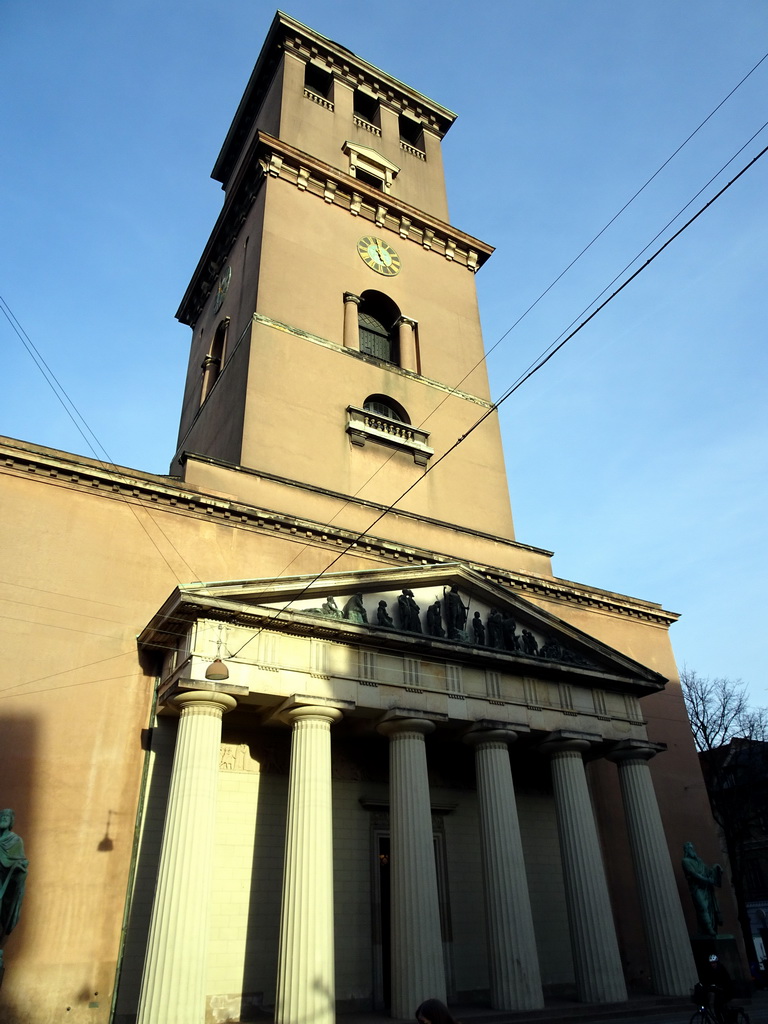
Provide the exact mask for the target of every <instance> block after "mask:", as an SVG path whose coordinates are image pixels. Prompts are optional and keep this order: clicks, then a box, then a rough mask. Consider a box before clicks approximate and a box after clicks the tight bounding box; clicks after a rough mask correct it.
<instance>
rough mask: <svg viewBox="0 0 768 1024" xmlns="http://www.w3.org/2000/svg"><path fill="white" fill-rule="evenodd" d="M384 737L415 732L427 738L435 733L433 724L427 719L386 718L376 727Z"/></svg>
mask: <svg viewBox="0 0 768 1024" xmlns="http://www.w3.org/2000/svg"><path fill="white" fill-rule="evenodd" d="M376 729H377V730H378V732H380V733H382V734H383V735H384V736H390V737H391V736H399V735H402V734H403V733H408V732H417V733H421V735H422V736H428V735H429V734H430V733H431V732H434V731H435V723H434V722H430V720H429V719H428V718H387V719H385V720H384V721H383V722H379V724H378V725H377V726H376Z"/></svg>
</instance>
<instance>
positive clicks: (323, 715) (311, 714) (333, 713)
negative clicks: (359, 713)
mask: <svg viewBox="0 0 768 1024" xmlns="http://www.w3.org/2000/svg"><path fill="white" fill-rule="evenodd" d="M283 717H284V718H285V719H286V721H288V722H290V723H291V725H294V724H295V723H296V722H306V721H307V720H308V719H316V720H318V721H321V722H329V723H330V724H331V725H333V724H334V722H339V721H341V719H342V718H343V717H344V715H343V714H342V712H341V711H339V709H338V708H331V707H325V706H323V705H316V704H306V705H302V706H301V707H296V708H290V710H288V711H284V712H283Z"/></svg>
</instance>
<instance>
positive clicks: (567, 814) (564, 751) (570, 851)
mask: <svg viewBox="0 0 768 1024" xmlns="http://www.w3.org/2000/svg"><path fill="white" fill-rule="evenodd" d="M589 746H590V744H589V742H588V741H586V740H580V739H565V738H559V737H556V736H555V737H553V738H552V740H550V741H547V742H546V743H545V744H543V747H542V749H544V750H545V751H546V752H547V753H549V754H551V756H552V783H553V787H554V791H555V807H556V810H557V824H558V833H559V839H560V852H561V856H562V861H563V877H564V880H565V898H566V904H567V907H568V924H569V927H570V933H571V948H572V952H573V960H574V966H575V969H576V985H577V987H578V991H579V998H580V999H581V1000H582V1001H583V1002H585V1003H612V1002H623V1001H624V1000H625V999H626V998H627V988H626V984H625V982H624V973H623V971H622V967H621V957H620V956H619V947H618V943H617V941H616V929H615V926H614V922H613V913H612V911H611V902H610V899H609V896H608V884H607V881H606V878H605V868H604V867H603V859H602V856H601V854H600V844H599V841H598V837H597V828H596V825H595V819H594V816H593V814H592V804H591V802H590V799H589V791H588V789H587V778H586V774H585V772H584V762H583V761H582V757H581V753H582V751H583V750H587V749H588V748H589Z"/></svg>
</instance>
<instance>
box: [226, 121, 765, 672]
mask: <svg viewBox="0 0 768 1024" xmlns="http://www.w3.org/2000/svg"><path fill="white" fill-rule="evenodd" d="M767 123H768V122H767ZM763 127H765V126H763ZM762 130H763V129H762V128H761V129H760V131H762ZM756 134H759V132H758V133H756ZM754 137H755V136H753V138H754ZM742 148H743V147H742ZM739 152H741V150H740V151H739ZM767 152H768V146H766V147H765V148H764V149H762V150H761V151H760V152H759V153H758V154H757V155H756V156H755V157H753V159H752V160H750V161H749V163H748V164H746V166H744V167H743V168H742V169H741V170H740V171H739V173H738V174H737V175H736V176H735V177H733V178H732V179H731V180H730V181H729V182H727V184H725V185H724V186H723V187H722V188H721V189H720V190H719V191H718V192H716V193H715V195H714V196H713V197H712V198H711V199H710V200H708V201H707V202H706V203H705V204H704V206H702V207H701V208H700V209H699V210H698V211H697V212H696V213H695V214H694V215H693V217H691V218H690V219H689V220H687V221H686V222H685V224H683V225H682V227H680V228H679V229H678V230H677V231H676V232H675V233H674V234H673V235H671V236H670V237H669V238H668V239H667V241H666V242H664V244H663V245H661V246H660V247H659V248H658V249H657V250H656V252H654V254H653V255H652V256H650V257H649V258H648V259H647V260H646V261H645V263H643V265H642V266H640V267H638V268H637V270H635V271H634V273H632V274H631V275H630V276H629V277H628V278H627V279H626V281H624V282H623V283H622V284H621V285H620V286H619V287H618V288H617V289H616V290H615V291H613V292H612V293H611V294H610V295H609V296H608V298H607V299H605V300H604V301H603V302H601V303H600V305H599V306H598V307H597V308H596V309H594V310H593V311H592V312H591V313H590V314H589V316H587V317H586V319H584V320H582V321H581V323H579V325H578V326H577V327H576V328H575V329H574V330H573V331H571V332H570V333H569V334H568V335H567V336H566V337H565V338H563V339H562V341H560V342H559V343H558V344H557V345H555V346H554V347H552V346H550V348H549V349H548V350H545V353H546V354H544V355H542V357H541V358H540V359H539V360H538V361H537V362H536V363H535V365H533V366H532V367H531V368H530V369H529V370H528V371H527V372H526V373H525V374H523V376H522V377H520V378H519V379H518V380H517V381H516V382H515V383H514V384H513V385H512V386H511V387H510V388H508V389H507V391H505V392H504V394H503V395H502V396H501V398H499V399H498V401H496V402H493V403H492V405H491V406H490V408H489V409H487V410H486V411H485V412H484V413H483V414H482V416H480V417H479V418H478V419H477V420H476V421H475V422H474V423H473V424H472V426H471V427H470V428H469V429H468V430H466V431H465V432H464V433H463V434H462V435H461V436H460V437H458V438H457V440H456V441H454V443H453V444H452V445H451V446H450V448H448V449H446V451H444V452H443V453H442V455H440V456H439V457H438V458H437V459H436V460H435V461H434V462H433V463H431V464H430V465H429V466H428V467H427V468H426V470H425V472H424V473H423V475H422V476H420V477H419V478H418V479H417V480H414V482H413V483H412V484H411V485H410V486H409V487H407V488H406V489H405V490H404V491H403V492H402V494H400V496H399V497H398V498H396V499H395V501H393V502H392V503H391V504H390V505H389V506H387V508H385V509H384V510H383V511H382V512H381V513H380V514H379V515H378V516H377V517H376V518H375V519H374V520H373V522H372V523H370V524H369V525H368V526H367V527H366V529H365V530H363V531H361V532H360V533H359V534H358V535H357V536H356V537H355V539H354V540H353V541H351V542H350V543H349V544H347V546H346V547H345V548H344V549H343V550H342V551H340V552H339V553H338V554H337V555H336V557H335V558H333V559H332V560H331V561H330V562H329V564H328V565H327V566H326V567H325V568H324V569H321V570H320V572H319V573H317V574H316V575H315V576H314V577H313V578H312V579H311V580H310V581H309V583H307V584H306V585H305V586H304V587H303V589H302V590H301V591H300V593H299V594H298V595H297V596H296V597H294V598H292V599H291V600H290V601H288V602H287V603H286V604H285V605H284V606H283V607H282V608H281V609H280V610H279V611H277V612H276V613H275V615H274V616H272V619H273V620H274V619H276V618H277V617H278V616H279V615H280V614H282V613H283V612H284V611H286V609H287V608H289V607H290V605H291V604H293V603H294V601H296V600H299V599H300V598H301V597H302V596H303V595H304V594H305V593H306V592H307V591H308V590H309V588H310V587H312V586H313V585H314V584H315V583H317V581H318V580H319V579H321V578H322V577H323V576H324V575H325V573H327V572H328V571H329V569H331V568H332V567H333V566H334V565H336V563H337V562H338V561H339V560H340V559H341V558H343V557H344V555H346V554H347V553H348V552H349V551H350V550H351V549H352V548H354V547H355V546H356V545H357V544H358V543H359V542H360V541H361V540H362V539H363V537H365V536H366V534H368V533H369V532H370V531H371V530H372V529H373V528H374V527H375V526H376V524H377V523H379V522H381V520H382V519H383V518H384V517H385V516H387V515H389V513H390V512H392V511H393V509H395V508H396V507H397V505H399V503H400V502H401V501H402V500H403V498H405V497H406V496H407V495H408V494H410V492H411V491H412V490H413V489H414V488H415V487H416V486H417V485H418V484H419V483H421V481H422V480H424V479H425V477H426V476H427V475H428V474H429V473H431V472H434V470H435V469H436V468H437V467H438V466H439V465H440V464H441V463H442V462H443V461H444V460H445V459H447V458H448V456H449V455H450V454H451V453H452V452H454V451H455V450H456V449H457V448H458V447H459V445H460V444H463V442H464V441H466V439H467V438H468V437H469V436H470V434H472V433H473V432H474V431H475V430H476V429H477V428H478V427H479V426H480V425H481V424H482V423H484V422H485V421H486V420H487V419H488V417H489V416H491V415H492V414H493V413H494V412H497V411H498V409H499V408H500V406H501V405H502V404H503V403H504V402H505V401H506V400H507V399H508V398H510V397H511V396H512V395H513V394H514V393H515V392H516V391H518V390H519V389H520V388H521V387H522V386H523V384H524V383H525V382H526V381H528V380H530V379H531V377H533V375H534V374H535V373H538V372H539V370H541V369H542V368H543V367H544V366H546V364H547V363H548V362H549V361H550V359H552V358H553V356H555V355H556V353H558V352H559V351H560V350H561V349H562V348H563V347H564V346H565V345H566V344H567V343H568V342H569V341H570V340H571V339H572V338H574V337H575V336H576V335H577V334H578V333H579V332H580V331H582V330H583V329H584V328H585V327H586V326H587V324H588V323H589V322H590V321H591V320H593V319H594V318H595V317H596V316H597V314H598V313H600V312H601V310H603V309H605V307H606V306H607V305H608V304H609V303H610V302H612V301H613V299H615V298H616V296H617V295H619V294H620V293H621V292H622V291H624V289H625V288H626V287H627V285H629V284H630V283H631V282H632V281H634V280H635V278H636V277H638V276H639V275H640V274H641V273H642V272H643V271H644V270H646V269H647V268H648V267H649V266H650V265H651V263H653V262H654V260H656V259H657V258H658V257H659V256H660V255H661V254H662V253H663V252H664V250H665V249H666V248H667V247H668V246H669V245H671V244H672V242H674V240H675V239H676V238H679V237H680V235H681V234H682V233H683V232H684V231H686V230H687V229H688V228H689V227H690V226H691V225H692V224H693V223H694V222H695V221H696V220H698V218H699V217H700V216H701V215H702V214H703V213H704V212H705V211H706V210H708V209H709V207H710V206H711V205H712V204H713V203H714V202H716V200H718V199H719V198H720V197H721V196H722V195H723V194H724V193H725V192H727V191H728V189H729V188H731V187H732V186H733V185H734V184H735V183H736V182H737V181H738V180H739V179H740V178H741V177H742V175H744V174H746V172H747V171H748V170H749V169H750V168H751V167H753V166H754V164H756V163H757V161H758V160H760V159H761V157H763V156H765V154H766V153H767ZM729 163H730V161H729ZM726 166H727V164H726ZM688 205H690V204H688ZM684 209H685V207H684ZM263 629H264V627H263V626H262V627H261V629H259V630H258V631H257V632H256V633H255V634H254V635H253V636H252V637H250V638H249V639H248V640H246V641H245V643H244V644H242V645H241V646H240V647H239V648H238V649H237V651H236V652H235V653H234V654H233V655H232V657H237V655H238V654H239V653H240V652H241V651H242V650H243V649H244V648H245V647H247V645H248V644H249V643H250V642H251V641H252V640H254V639H255V638H256V637H257V636H258V635H259V633H261V632H262V630H263Z"/></svg>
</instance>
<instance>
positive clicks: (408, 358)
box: [396, 316, 419, 373]
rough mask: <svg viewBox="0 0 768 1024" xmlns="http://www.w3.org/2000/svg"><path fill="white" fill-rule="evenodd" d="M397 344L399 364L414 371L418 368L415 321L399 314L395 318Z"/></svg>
mask: <svg viewBox="0 0 768 1024" xmlns="http://www.w3.org/2000/svg"><path fill="white" fill-rule="evenodd" d="M396 325H397V331H398V337H397V341H398V346H399V348H400V365H401V366H402V368H403V369H404V370H413V372H414V373H416V372H417V371H418V369H419V361H418V357H417V355H416V321H415V320H411V318H410V317H407V316H401V317H399V318H398V320H397V324H396Z"/></svg>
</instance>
